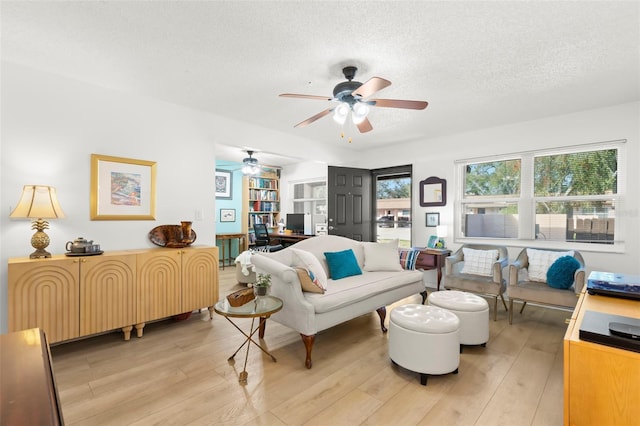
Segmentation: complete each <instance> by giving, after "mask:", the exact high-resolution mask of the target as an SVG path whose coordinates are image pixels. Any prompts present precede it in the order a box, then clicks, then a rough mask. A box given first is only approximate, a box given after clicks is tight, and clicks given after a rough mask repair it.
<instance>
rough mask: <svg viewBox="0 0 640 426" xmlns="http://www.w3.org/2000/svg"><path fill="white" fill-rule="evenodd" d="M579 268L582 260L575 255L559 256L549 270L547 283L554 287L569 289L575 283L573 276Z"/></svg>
mask: <svg viewBox="0 0 640 426" xmlns="http://www.w3.org/2000/svg"><path fill="white" fill-rule="evenodd" d="M578 269H580V262H578V260H577V259H576V258H575V257H573V256H562V257H559V258H558V259H556V261H555V262H553V264H552V265H551V266H550V267H549V270H548V271H547V284H549V286H550V287H553V288H564V289H568V288H570V287H571V286H572V285H573V276H574V274H575V273H576V271H577V270H578Z"/></svg>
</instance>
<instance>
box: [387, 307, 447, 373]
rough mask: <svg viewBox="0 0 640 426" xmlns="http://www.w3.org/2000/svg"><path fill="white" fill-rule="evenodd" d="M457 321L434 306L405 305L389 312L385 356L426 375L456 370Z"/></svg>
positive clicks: (408, 368) (443, 310)
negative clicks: (387, 350) (387, 341)
mask: <svg viewBox="0 0 640 426" xmlns="http://www.w3.org/2000/svg"><path fill="white" fill-rule="evenodd" d="M459 326H460V320H459V319H458V317H456V316H455V314H453V313H451V312H449V311H447V310H445V309H441V308H438V307H436V306H428V305H418V304H409V305H402V306H399V307H397V308H395V309H394V310H393V311H391V318H390V320H389V357H390V358H391V360H392V361H393V362H394V363H396V364H398V365H399V366H401V367H404V368H406V369H407V370H411V371H415V372H416V373H420V383H421V384H423V385H426V384H427V374H447V373H451V372H454V373H458V365H459V364H460V351H459V349H458V348H459V347H460V341H459V339H458V328H459Z"/></svg>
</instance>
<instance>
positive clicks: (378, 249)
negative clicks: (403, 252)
mask: <svg viewBox="0 0 640 426" xmlns="http://www.w3.org/2000/svg"><path fill="white" fill-rule="evenodd" d="M362 247H363V248H364V267H363V268H362V270H363V271H372V272H373V271H402V265H400V258H399V255H398V240H397V239H395V240H392V241H390V242H388V243H369V242H364V243H362Z"/></svg>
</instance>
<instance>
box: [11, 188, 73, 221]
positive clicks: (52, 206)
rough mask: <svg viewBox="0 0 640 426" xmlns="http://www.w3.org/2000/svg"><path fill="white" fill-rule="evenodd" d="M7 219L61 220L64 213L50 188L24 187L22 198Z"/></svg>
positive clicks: (54, 191) (53, 190) (54, 190)
mask: <svg viewBox="0 0 640 426" xmlns="http://www.w3.org/2000/svg"><path fill="white" fill-rule="evenodd" d="M9 217H13V218H19V217H29V218H38V219H56V218H63V217H64V212H63V211H62V208H61V207H60V203H59V202H58V196H57V195H56V189H55V188H54V187H52V186H43V185H25V186H24V187H23V188H22V197H20V201H19V202H18V205H17V206H16V208H15V209H13V211H12V212H11V214H10V215H9Z"/></svg>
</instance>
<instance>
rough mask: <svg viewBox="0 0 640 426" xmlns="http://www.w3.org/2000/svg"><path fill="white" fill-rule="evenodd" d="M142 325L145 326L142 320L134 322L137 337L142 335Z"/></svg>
mask: <svg viewBox="0 0 640 426" xmlns="http://www.w3.org/2000/svg"><path fill="white" fill-rule="evenodd" d="M144 326H145V323H144V322H141V323H140V324H136V325H135V327H136V335H137V336H138V337H142V329H143V328H144Z"/></svg>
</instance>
